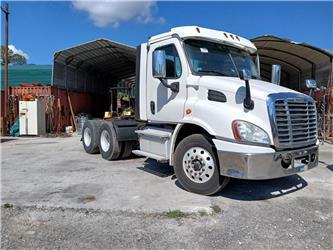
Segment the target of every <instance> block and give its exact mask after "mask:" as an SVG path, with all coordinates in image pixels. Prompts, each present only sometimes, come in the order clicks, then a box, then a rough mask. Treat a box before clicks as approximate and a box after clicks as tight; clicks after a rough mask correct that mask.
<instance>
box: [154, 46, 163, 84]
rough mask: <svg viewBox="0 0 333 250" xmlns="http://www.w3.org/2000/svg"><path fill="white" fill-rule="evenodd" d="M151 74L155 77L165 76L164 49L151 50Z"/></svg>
mask: <svg viewBox="0 0 333 250" xmlns="http://www.w3.org/2000/svg"><path fill="white" fill-rule="evenodd" d="M153 76H154V77H155V78H165V77H166V59H165V51H164V50H155V51H154V52H153Z"/></svg>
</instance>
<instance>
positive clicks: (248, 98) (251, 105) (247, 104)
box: [243, 80, 254, 110]
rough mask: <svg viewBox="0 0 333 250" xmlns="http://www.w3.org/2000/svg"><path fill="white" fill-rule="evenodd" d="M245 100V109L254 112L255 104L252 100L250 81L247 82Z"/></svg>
mask: <svg viewBox="0 0 333 250" xmlns="http://www.w3.org/2000/svg"><path fill="white" fill-rule="evenodd" d="M245 91H246V94H245V98H244V103H243V105H244V108H246V109H248V110H252V109H253V108H254V102H253V100H252V99H251V91H250V84H249V80H245Z"/></svg>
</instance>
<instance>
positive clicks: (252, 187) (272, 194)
mask: <svg viewBox="0 0 333 250" xmlns="http://www.w3.org/2000/svg"><path fill="white" fill-rule="evenodd" d="M138 169H140V170H143V171H145V172H148V173H150V174H154V175H156V176H159V177H162V178H165V177H169V176H172V177H171V179H176V176H175V175H174V171H173V167H171V166H169V165H168V164H166V163H165V164H163V163H158V162H157V161H155V160H152V159H147V160H146V161H145V162H144V163H143V166H142V167H138ZM332 169H333V167H332ZM175 185H176V186H177V187H179V188H181V189H183V190H184V188H183V187H182V185H181V184H180V183H179V181H178V180H176V181H175ZM307 185H308V183H307V182H306V181H305V180H304V179H303V178H302V177H301V176H299V175H297V174H295V175H292V176H287V177H282V178H278V179H272V180H241V179H231V180H230V182H229V184H228V185H227V186H226V188H225V189H223V190H222V191H221V192H219V193H217V194H215V195H213V196H212V197H218V196H221V197H225V198H229V199H233V200H242V201H255V200H268V199H272V198H276V197H279V196H283V195H286V194H290V193H293V192H296V191H298V190H301V189H303V188H304V187H306V186H307Z"/></svg>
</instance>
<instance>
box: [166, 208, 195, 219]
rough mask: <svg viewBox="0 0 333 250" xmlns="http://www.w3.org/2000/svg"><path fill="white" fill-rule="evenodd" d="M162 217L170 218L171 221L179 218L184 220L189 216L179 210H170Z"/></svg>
mask: <svg viewBox="0 0 333 250" xmlns="http://www.w3.org/2000/svg"><path fill="white" fill-rule="evenodd" d="M163 215H164V216H166V217H168V218H171V219H180V218H186V217H188V216H189V214H188V213H185V212H182V211H180V210H179V209H176V210H170V211H168V212H164V213H163Z"/></svg>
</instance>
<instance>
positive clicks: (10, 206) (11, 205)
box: [3, 203, 13, 208]
mask: <svg viewBox="0 0 333 250" xmlns="http://www.w3.org/2000/svg"><path fill="white" fill-rule="evenodd" d="M3 207H4V208H13V204H10V203H5V204H4V205H3Z"/></svg>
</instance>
